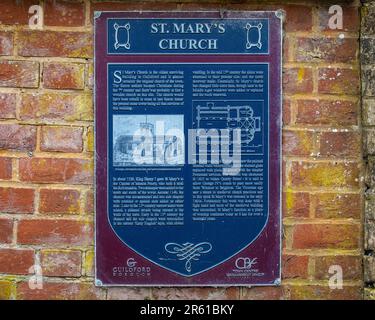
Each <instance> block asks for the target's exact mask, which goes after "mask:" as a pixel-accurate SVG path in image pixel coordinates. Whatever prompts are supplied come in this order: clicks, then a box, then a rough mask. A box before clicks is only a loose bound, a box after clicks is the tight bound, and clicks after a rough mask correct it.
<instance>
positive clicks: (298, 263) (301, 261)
mask: <svg viewBox="0 0 375 320" xmlns="http://www.w3.org/2000/svg"><path fill="white" fill-rule="evenodd" d="M308 266H309V256H296V255H291V254H285V255H283V257H282V269H281V272H282V278H283V279H295V278H302V279H305V278H307V276H308Z"/></svg>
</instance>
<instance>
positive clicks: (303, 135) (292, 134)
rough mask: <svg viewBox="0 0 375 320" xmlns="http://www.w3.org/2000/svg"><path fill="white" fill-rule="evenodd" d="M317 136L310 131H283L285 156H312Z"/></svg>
mask: <svg viewBox="0 0 375 320" xmlns="http://www.w3.org/2000/svg"><path fill="white" fill-rule="evenodd" d="M314 139H315V135H314V133H313V132H310V131H301V130H298V131H297V130H293V131H292V130H283V154H284V155H287V156H312V155H313V153H314Z"/></svg>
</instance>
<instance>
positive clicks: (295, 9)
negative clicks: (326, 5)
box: [283, 5, 312, 32]
mask: <svg viewBox="0 0 375 320" xmlns="http://www.w3.org/2000/svg"><path fill="white" fill-rule="evenodd" d="M283 9H284V10H285V11H286V17H285V31H287V32H294V31H310V30H311V28H312V7H308V6H303V5H286V6H283Z"/></svg>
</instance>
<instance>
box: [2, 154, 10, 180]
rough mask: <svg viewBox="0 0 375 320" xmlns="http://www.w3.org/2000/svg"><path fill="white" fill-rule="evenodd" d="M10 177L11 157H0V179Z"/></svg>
mask: <svg viewBox="0 0 375 320" xmlns="http://www.w3.org/2000/svg"><path fill="white" fill-rule="evenodd" d="M11 178H12V159H11V158H0V179H2V180H9V179H11Z"/></svg>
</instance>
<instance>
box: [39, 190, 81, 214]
mask: <svg viewBox="0 0 375 320" xmlns="http://www.w3.org/2000/svg"><path fill="white" fill-rule="evenodd" d="M79 196H80V192H79V191H77V190H66V189H64V190H56V189H53V190H51V189H41V190H40V203H39V211H40V212H41V213H60V214H61V213H72V214H77V213H79Z"/></svg>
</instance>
